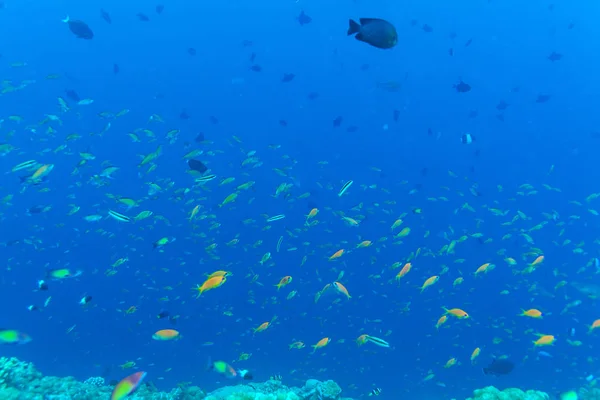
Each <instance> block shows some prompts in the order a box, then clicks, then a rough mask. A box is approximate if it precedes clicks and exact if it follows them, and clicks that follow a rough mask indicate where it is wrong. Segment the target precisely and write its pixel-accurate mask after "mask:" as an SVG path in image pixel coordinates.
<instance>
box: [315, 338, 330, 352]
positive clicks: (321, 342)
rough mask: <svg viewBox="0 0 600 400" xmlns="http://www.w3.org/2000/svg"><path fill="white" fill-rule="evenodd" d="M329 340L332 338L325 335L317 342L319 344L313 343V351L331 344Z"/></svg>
mask: <svg viewBox="0 0 600 400" xmlns="http://www.w3.org/2000/svg"><path fill="white" fill-rule="evenodd" d="M329 342H331V339H330V338H328V337H324V338H323V339H321V340H319V341H318V342H317V344H313V345H312V347H313V351H312V352H313V353H314V352H315V351H317V349H322V348H323V347H325V346H327V345H328V344H329Z"/></svg>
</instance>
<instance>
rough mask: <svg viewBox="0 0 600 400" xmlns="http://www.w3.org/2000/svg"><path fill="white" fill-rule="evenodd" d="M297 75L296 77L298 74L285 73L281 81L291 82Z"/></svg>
mask: <svg viewBox="0 0 600 400" xmlns="http://www.w3.org/2000/svg"><path fill="white" fill-rule="evenodd" d="M295 77H296V75H294V74H283V78H281V82H283V83H287V82H291V81H293V80H294V78H295Z"/></svg>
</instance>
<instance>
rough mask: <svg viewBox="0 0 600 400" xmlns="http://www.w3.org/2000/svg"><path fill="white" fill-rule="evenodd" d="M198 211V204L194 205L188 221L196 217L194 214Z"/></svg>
mask: <svg viewBox="0 0 600 400" xmlns="http://www.w3.org/2000/svg"><path fill="white" fill-rule="evenodd" d="M198 211H200V206H199V205H198V206H196V207H194V209H193V210H192V211H191V212H190V218H189V219H188V221H192V220H193V219H194V218H196V215H197V214H198Z"/></svg>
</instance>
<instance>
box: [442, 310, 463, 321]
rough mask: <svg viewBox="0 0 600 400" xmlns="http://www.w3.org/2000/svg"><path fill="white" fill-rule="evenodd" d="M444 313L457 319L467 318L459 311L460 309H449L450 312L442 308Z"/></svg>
mask: <svg viewBox="0 0 600 400" xmlns="http://www.w3.org/2000/svg"><path fill="white" fill-rule="evenodd" d="M444 311H446V314H450V315H452V316H454V317H456V318H458V319H467V318H469V314H467V312H466V311H464V310H461V309H460V308H451V309H450V310H448V309H447V308H444Z"/></svg>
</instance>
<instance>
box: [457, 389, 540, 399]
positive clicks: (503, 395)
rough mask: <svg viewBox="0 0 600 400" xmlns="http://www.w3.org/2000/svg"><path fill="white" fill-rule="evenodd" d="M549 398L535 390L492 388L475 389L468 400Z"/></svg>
mask: <svg viewBox="0 0 600 400" xmlns="http://www.w3.org/2000/svg"><path fill="white" fill-rule="evenodd" d="M549 399H550V396H548V394H546V393H544V392H538V391H537V390H528V391H526V392H524V391H522V390H521V389H516V388H510V389H504V390H499V389H496V388H495V387H493V386H488V387H485V388H483V389H477V390H475V392H473V397H472V398H469V399H468V400H549Z"/></svg>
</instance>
